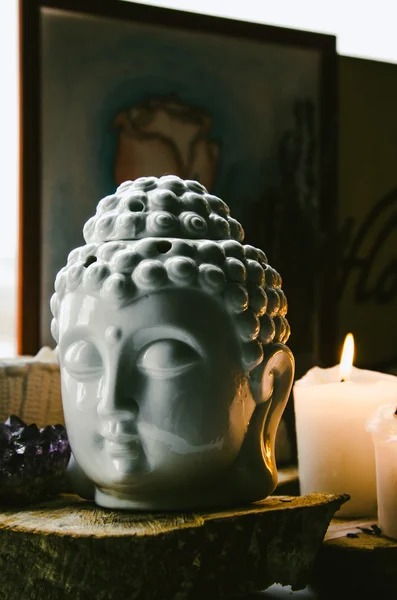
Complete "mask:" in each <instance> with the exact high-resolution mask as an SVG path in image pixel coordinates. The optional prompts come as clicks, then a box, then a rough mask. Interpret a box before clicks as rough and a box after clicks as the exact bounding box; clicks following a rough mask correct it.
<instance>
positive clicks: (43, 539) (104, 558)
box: [0, 494, 348, 600]
mask: <svg viewBox="0 0 397 600" xmlns="http://www.w3.org/2000/svg"><path fill="white" fill-rule="evenodd" d="M347 499H348V496H335V495H331V494H310V495H308V496H299V497H289V496H277V497H276V496H273V497H270V498H268V499H266V500H264V501H263V502H260V503H255V504H251V505H248V506H245V507H240V508H236V509H228V510H224V511H216V512H212V513H211V512H209V511H205V512H195V513H192V512H190V513H171V512H169V513H161V514H160V513H158V514H157V513H156V514H155V513H137V512H135V513H134V512H130V511H112V510H107V509H102V508H99V507H97V506H95V505H94V504H93V503H90V502H87V501H84V500H82V499H80V498H78V497H77V496H73V495H63V496H59V497H57V498H55V499H53V500H51V501H49V502H44V503H40V504H37V505H34V506H31V507H28V508H25V509H24V510H19V511H15V510H10V511H6V512H2V513H0V597H1V598H6V599H7V600H36V599H40V600H50V599H51V600H92V599H93V598H95V600H111V599H116V598H117V599H118V600H119V599H123V600H128V599H139V600H140V599H145V600H149V599H152V598H153V599H156V600H158V599H161V600H167V599H168V598H173V599H175V600H185V599H186V600H187V599H189V600H193V599H199V598H200V599H201V598H203V597H205V595H206V596H207V598H214V599H215V598H225V597H228V596H232V595H235V594H237V593H248V592H251V591H255V590H263V589H265V588H267V587H268V586H270V585H271V584H273V583H275V582H278V583H282V584H283V585H292V586H293V587H294V588H296V589H299V588H303V587H304V586H305V585H306V584H307V582H308V579H309V576H310V572H311V570H312V567H313V564H314V561H315V558H316V555H317V554H318V551H319V550H320V548H321V544H322V541H323V539H324V535H325V533H326V530H327V527H328V525H329V522H330V520H331V518H332V516H333V515H334V513H335V512H336V511H337V510H338V508H339V507H340V506H341V505H342V504H343V503H344V502H345V501H346V500H347Z"/></svg>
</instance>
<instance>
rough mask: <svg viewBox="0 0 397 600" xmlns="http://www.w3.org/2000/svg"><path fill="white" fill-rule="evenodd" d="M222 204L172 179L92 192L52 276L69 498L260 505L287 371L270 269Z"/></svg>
mask: <svg viewBox="0 0 397 600" xmlns="http://www.w3.org/2000/svg"><path fill="white" fill-rule="evenodd" d="M243 237H244V232H243V229H242V227H241V225H240V224H239V223H238V222H237V221H236V220H235V219H233V218H231V217H230V215H229V208H228V207H227V205H226V204H225V203H224V202H223V201H222V200H221V199H219V198H217V197H215V196H213V195H210V194H208V192H207V191H206V189H205V188H204V187H203V186H201V185H200V184H199V183H197V182H195V181H183V180H182V179H180V178H178V177H175V176H171V175H170V176H164V177H161V178H159V179H157V178H154V177H142V178H140V179H137V180H135V181H127V182H125V183H123V184H122V185H120V186H119V188H118V189H117V191H116V193H115V194H113V195H111V196H107V197H105V198H103V199H102V200H101V201H100V202H99V204H98V207H97V212H96V215H95V216H94V217H92V218H91V219H90V220H89V221H88V222H87V223H86V225H85V227H84V238H85V240H86V242H87V243H86V245H85V246H82V247H81V248H76V249H75V250H73V251H72V252H71V253H70V255H69V258H68V262H67V265H66V267H64V268H63V269H61V271H60V272H59V273H58V275H57V278H56V281H55V294H54V295H53V297H52V299H51V309H52V313H53V315H54V319H53V321H52V326H51V330H52V334H53V336H54V338H55V340H56V342H57V344H58V355H59V362H60V369H61V384H62V398H63V407H64V414H65V423H66V428H67V432H68V436H69V440H70V444H71V447H72V452H73V463H72V466H71V479H72V481H73V482H74V484H75V489H76V491H77V492H78V493H80V494H81V495H83V496H85V497H92V498H94V499H95V501H96V503H97V504H99V505H100V506H105V507H110V508H127V509H140V510H146V509H147V510H153V509H192V508H195V509H197V508H203V507H210V506H228V505H236V504H238V503H242V502H251V501H256V500H261V499H263V498H265V497H266V496H268V495H269V494H271V493H272V491H273V490H274V488H275V486H276V484H277V470H276V463H275V455H274V444H275V436H276V431H277V427H278V424H279V421H280V419H281V416H282V413H283V410H284V407H285V404H286V402H287V399H288V396H289V393H290V388H291V384H292V379H293V371H294V360H293V357H292V354H291V352H290V351H289V349H288V348H287V346H285V342H286V341H287V339H288V337H289V333H290V329H289V325H288V322H287V320H286V318H285V315H286V311H287V302H286V298H285V295H284V293H283V292H282V290H281V278H280V276H279V274H278V273H277V272H276V271H275V270H274V269H273V268H272V267H270V266H269V265H268V263H267V259H266V256H265V254H264V253H263V252H262V251H261V250H259V249H257V248H254V247H252V246H249V245H243V244H242V240H243Z"/></svg>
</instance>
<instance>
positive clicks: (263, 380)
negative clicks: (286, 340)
mask: <svg viewBox="0 0 397 600" xmlns="http://www.w3.org/2000/svg"><path fill="white" fill-rule="evenodd" d="M294 371H295V361H294V357H293V355H292V352H291V351H290V349H289V348H287V346H284V344H272V345H271V346H269V347H267V348H265V354H264V359H263V361H262V363H261V364H260V365H259V366H258V367H257V368H256V369H255V376H254V377H253V378H252V380H251V392H252V395H253V397H254V399H255V402H256V404H257V406H256V409H255V410H254V413H253V415H252V417H251V421H250V424H249V426H248V430H247V434H246V437H245V440H244V443H243V446H242V448H241V452H240V455H239V457H238V459H237V461H236V464H235V469H234V475H235V477H236V478H237V479H236V484H237V485H239V486H244V487H245V490H246V491H247V492H248V494H247V495H248V497H250V499H251V501H255V500H261V499H263V498H265V497H266V496H268V495H269V494H271V493H272V492H273V490H274V489H275V487H276V485H277V467H276V457H275V449H274V446H275V440H276V433H277V428H278V425H279V423H280V419H281V417H282V414H283V411H284V408H285V405H286V403H287V400H288V398H289V395H290V392H291V387H292V382H293V378H294ZM253 375H254V374H253ZM246 497H247V496H246Z"/></svg>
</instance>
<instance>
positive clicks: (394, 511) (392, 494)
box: [367, 404, 397, 539]
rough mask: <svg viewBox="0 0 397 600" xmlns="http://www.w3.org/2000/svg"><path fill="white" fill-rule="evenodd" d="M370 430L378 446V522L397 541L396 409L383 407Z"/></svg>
mask: <svg viewBox="0 0 397 600" xmlns="http://www.w3.org/2000/svg"><path fill="white" fill-rule="evenodd" d="M367 429H368V431H369V432H370V433H372V437H373V442H374V446H375V462H376V480H377V492H378V522H379V527H380V528H381V530H382V533H384V534H385V535H387V536H389V537H391V538H394V539H397V414H396V405H395V404H388V405H386V406H381V407H380V408H378V410H377V411H376V412H375V413H374V414H373V415H372V416H371V417H370V419H369V420H368V422H367Z"/></svg>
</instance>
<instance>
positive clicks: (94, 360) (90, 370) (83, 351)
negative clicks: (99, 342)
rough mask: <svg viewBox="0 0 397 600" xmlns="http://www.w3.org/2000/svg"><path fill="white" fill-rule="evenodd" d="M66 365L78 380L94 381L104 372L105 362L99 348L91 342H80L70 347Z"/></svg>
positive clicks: (66, 355) (66, 356)
mask: <svg viewBox="0 0 397 600" xmlns="http://www.w3.org/2000/svg"><path fill="white" fill-rule="evenodd" d="M64 364H65V367H66V369H67V370H68V371H69V373H70V374H71V375H72V377H74V378H75V379H78V380H86V379H94V378H96V377H99V376H100V375H101V374H102V372H103V361H102V357H101V355H100V353H99V350H98V348H97V347H96V346H95V344H93V343H92V342H90V341H86V340H79V341H78V342H74V343H73V344H71V345H70V346H69V348H68V349H67V351H66V353H65V360H64Z"/></svg>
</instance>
